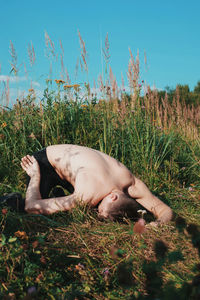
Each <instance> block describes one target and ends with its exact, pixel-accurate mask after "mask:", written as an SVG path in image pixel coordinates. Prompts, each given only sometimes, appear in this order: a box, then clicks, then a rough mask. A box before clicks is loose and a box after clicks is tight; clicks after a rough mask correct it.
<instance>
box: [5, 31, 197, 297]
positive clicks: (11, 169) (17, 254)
mask: <svg viewBox="0 0 200 300" xmlns="http://www.w3.org/2000/svg"><path fill="white" fill-rule="evenodd" d="M45 40H46V55H47V56H48V57H49V60H50V69H51V64H52V60H53V59H54V58H55V57H56V49H55V45H54V43H53V41H52V40H51V39H50V37H49V35H48V34H47V33H46V35H45ZM79 40H80V44H81V49H82V50H81V51H82V52H81V60H82V62H81V63H82V67H83V69H85V71H86V75H87V76H88V73H89V70H88V65H87V60H86V59H87V51H86V48H85V43H84V41H83V39H82V37H81V35H80V33H79ZM60 46H61V49H62V51H61V52H62V55H61V66H62V68H61V69H62V72H61V79H55V82H54V81H53V80H52V74H50V75H51V76H50V75H49V78H47V86H46V89H45V90H44V93H43V98H42V99H39V100H38V99H37V98H36V94H35V91H34V88H33V87H31V88H30V89H29V91H28V94H27V96H26V97H23V98H19V99H18V100H17V101H16V102H15V103H14V105H13V106H9V103H8V102H9V101H8V100H9V93H8V90H7V96H5V99H7V100H4V102H3V103H2V105H1V108H0V154H1V155H0V193H1V194H4V193H8V192H13V191H18V192H20V193H22V194H23V195H24V193H25V190H26V180H25V175H24V173H23V171H22V170H21V168H20V159H21V157H22V156H24V155H25V154H27V153H29V154H31V153H32V152H34V151H37V150H40V149H42V148H43V147H46V146H48V145H51V144H58V143H73V144H79V145H84V146H88V147H92V148H95V149H99V150H101V151H103V152H105V153H107V154H109V155H111V156H113V157H115V158H116V159H118V160H120V161H121V162H122V163H124V164H125V165H126V166H127V167H128V168H129V169H130V170H131V171H132V172H133V173H134V174H135V175H137V176H138V177H140V178H142V179H143V180H144V181H145V182H146V183H147V184H148V186H149V187H150V188H151V190H152V191H153V192H154V193H156V194H158V195H159V197H161V198H162V199H163V201H166V202H167V203H168V204H170V205H171V207H172V208H173V209H174V211H175V212H176V213H177V214H179V215H180V216H181V218H180V217H179V218H177V219H176V224H175V223H172V224H169V225H166V226H163V227H161V228H154V229H152V228H148V227H147V228H146V232H145V233H144V234H143V235H137V234H136V233H134V230H133V224H132V222H131V221H129V220H125V223H124V224H118V223H112V222H109V221H108V222H100V221H98V220H97V218H96V213H95V211H94V212H90V211H89V210H88V208H87V207H84V208H80V207H78V208H77V209H75V210H73V211H72V212H70V213H68V214H67V216H66V214H63V213H61V214H57V215H54V216H51V217H48V218H47V217H44V216H32V215H25V214H16V213H14V212H12V211H10V210H9V209H8V208H5V207H3V208H2V210H1V214H0V215H1V219H0V228H1V240H0V253H1V266H0V275H1V276H0V282H1V287H0V296H2V297H4V299H15V298H16V299H26V298H25V297H29V298H34V297H35V298H36V299H156V298H159V299H175V297H176V299H198V297H199V294H200V293H199V285H198V284H199V277H198V276H199V265H198V258H199V257H198V253H199V229H198V227H197V226H196V225H194V224H191V223H198V224H200V223H199V212H200V210H199V198H198V197H199V195H198V191H199V187H200V186H199V177H200V176H199V175H200V164H199V161H200V156H199V153H200V151H199V150H200V140H199V112H200V110H199V109H200V107H196V108H195V109H194V107H192V106H191V107H189V106H186V104H185V103H183V102H182V101H181V99H180V98H179V93H178V90H177V93H176V96H175V97H174V100H173V102H172V103H171V104H170V103H169V102H168V99H167V94H166V96H165V98H164V99H161V100H160V99H159V97H158V94H157V92H156V91H151V90H150V88H149V87H146V86H145V84H144V82H140V75H139V74H140V73H139V54H138V55H137V58H136V59H134V57H133V54H132V52H131V51H130V62H129V67H128V72H127V73H128V81H129V86H130V93H126V92H125V90H124V89H123V88H122V89H121V88H120V87H119V86H118V85H117V81H116V78H115V76H114V74H113V72H112V69H111V67H110V66H109V55H110V54H109V42H108V36H107V37H106V41H105V51H104V52H103V53H104V58H105V67H106V74H105V75H106V76H104V77H103V76H101V77H100V78H99V80H98V84H99V86H98V87H96V89H97V88H98V89H99V90H101V93H102V96H101V97H100V96H98V93H97V92H95V91H94V89H91V84H89V82H88V83H86V84H84V85H80V84H77V83H74V84H72V83H71V81H70V78H69V74H68V73H67V72H66V69H65V67H64V49H63V47H62V43H60ZM28 49H29V50H28V53H29V59H30V64H31V65H33V64H35V63H36V55H35V51H34V47H33V45H32V44H30V45H29V48H28ZM11 50H12V57H13V62H12V64H13V66H15V68H14V69H16V70H17V60H16V59H15V58H16V52H15V50H14V46H13V44H11ZM79 63H80V61H79ZM108 70H109V72H108ZM64 73H65V74H64ZM122 81H123V79H122ZM95 85H96V84H95ZM142 88H144V89H145V90H146V91H147V93H146V94H145V96H143V97H142V96H141V89H142ZM4 95H6V93H4ZM6 97H7V98H6ZM183 218H184V219H183ZM187 223H188V224H187ZM175 227H176V228H177V229H178V231H177V230H176V229H175ZM161 236H162V239H163V241H164V242H161V241H160V238H161ZM189 237H191V240H190V238H189ZM155 238H156V239H157V240H159V241H157V242H156V243H154V239H155ZM141 262H142V263H141ZM177 264H178V267H177ZM31 288H32V289H31ZM11 297H15V298H11Z"/></svg>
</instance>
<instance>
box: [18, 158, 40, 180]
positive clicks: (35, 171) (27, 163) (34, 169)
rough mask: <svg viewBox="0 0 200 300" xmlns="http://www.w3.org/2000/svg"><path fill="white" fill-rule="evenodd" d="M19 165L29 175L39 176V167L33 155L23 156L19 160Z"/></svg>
mask: <svg viewBox="0 0 200 300" xmlns="http://www.w3.org/2000/svg"><path fill="white" fill-rule="evenodd" d="M21 167H22V169H23V170H24V171H26V173H27V174H28V175H29V176H30V177H34V176H36V177H38V178H40V167H39V164H38V162H37V160H36V159H35V157H34V156H30V155H26V156H24V157H23V158H22V160H21Z"/></svg>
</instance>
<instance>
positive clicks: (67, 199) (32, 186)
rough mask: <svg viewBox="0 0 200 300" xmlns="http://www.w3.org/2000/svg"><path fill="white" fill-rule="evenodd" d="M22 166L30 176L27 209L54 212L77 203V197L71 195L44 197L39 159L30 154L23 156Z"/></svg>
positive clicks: (32, 211) (28, 210) (39, 212)
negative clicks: (41, 187)
mask: <svg viewBox="0 0 200 300" xmlns="http://www.w3.org/2000/svg"><path fill="white" fill-rule="evenodd" d="M21 166H22V168H23V169H24V170H25V171H26V173H27V174H28V175H29V176H30V182H29V185H28V188H27V191H26V201H25V210H26V211H27V212H28V213H35V214H53V213H55V212H58V211H65V210H70V209H72V208H73V207H75V205H76V201H77V197H76V195H75V193H74V194H72V195H70V196H64V197H57V198H50V199H42V198H41V194H40V168H39V165H38V162H37V160H36V159H35V158H34V157H33V156H30V155H27V156H25V157H23V158H22V162H21Z"/></svg>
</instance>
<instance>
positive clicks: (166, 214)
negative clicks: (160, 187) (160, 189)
mask: <svg viewBox="0 0 200 300" xmlns="http://www.w3.org/2000/svg"><path fill="white" fill-rule="evenodd" d="M128 193H129V196H130V197H132V198H135V200H136V201H137V202H138V203H140V204H141V205H142V206H143V207H144V208H146V209H147V210H148V211H150V212H151V213H152V214H153V215H154V216H155V217H156V218H157V221H160V222H162V223H167V222H169V221H170V220H171V219H172V217H173V212H172V209H171V208H170V207H169V206H168V205H166V204H165V203H164V202H162V201H161V200H160V199H158V198H157V197H156V196H154V195H153V194H152V193H151V192H150V190H149V189H148V188H147V186H146V185H145V184H144V183H143V182H142V181H141V180H140V179H138V178H136V177H134V180H133V184H132V185H131V186H130V187H129V188H128Z"/></svg>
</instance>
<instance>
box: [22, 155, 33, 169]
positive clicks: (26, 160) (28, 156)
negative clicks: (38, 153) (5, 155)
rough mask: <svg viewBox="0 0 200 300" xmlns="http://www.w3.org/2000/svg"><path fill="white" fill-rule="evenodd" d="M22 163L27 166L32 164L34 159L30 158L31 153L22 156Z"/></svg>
mask: <svg viewBox="0 0 200 300" xmlns="http://www.w3.org/2000/svg"><path fill="white" fill-rule="evenodd" d="M22 163H23V164H24V165H26V166H29V165H30V164H32V161H31V159H30V155H26V156H24V157H23V158H22Z"/></svg>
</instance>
